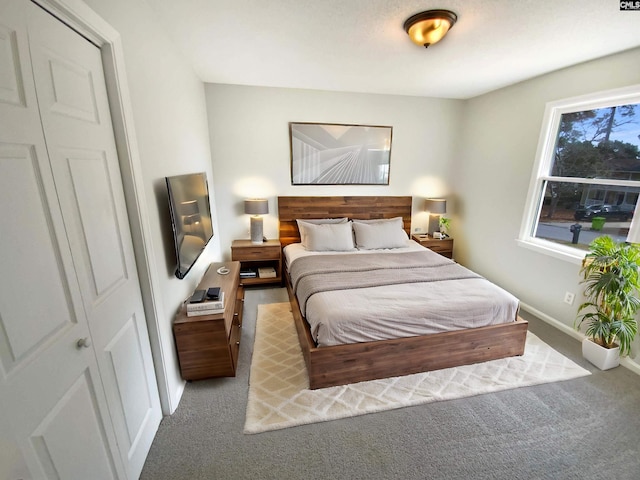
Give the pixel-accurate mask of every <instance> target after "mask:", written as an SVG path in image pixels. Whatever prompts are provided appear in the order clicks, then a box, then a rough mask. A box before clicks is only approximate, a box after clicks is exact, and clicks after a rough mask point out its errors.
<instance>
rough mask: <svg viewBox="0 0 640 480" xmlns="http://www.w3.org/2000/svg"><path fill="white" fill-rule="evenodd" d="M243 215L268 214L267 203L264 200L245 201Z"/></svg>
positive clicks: (252, 199)
mask: <svg viewBox="0 0 640 480" xmlns="http://www.w3.org/2000/svg"><path fill="white" fill-rule="evenodd" d="M244 213H247V214H249V215H264V214H265V213H269V202H268V201H267V200H265V199H264V198H251V199H249V200H245V201H244Z"/></svg>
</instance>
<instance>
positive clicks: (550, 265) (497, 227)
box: [453, 49, 640, 358]
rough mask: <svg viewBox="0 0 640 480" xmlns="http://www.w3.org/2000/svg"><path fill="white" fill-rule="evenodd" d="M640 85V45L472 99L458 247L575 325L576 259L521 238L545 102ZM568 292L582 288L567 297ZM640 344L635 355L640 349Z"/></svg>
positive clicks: (457, 185) (459, 186)
mask: <svg viewBox="0 0 640 480" xmlns="http://www.w3.org/2000/svg"><path fill="white" fill-rule="evenodd" d="M633 84H640V49H634V50H631V51H627V52H624V53H621V54H618V55H613V56H609V57H605V58H602V59H599V60H596V61H592V62H588V63H584V64H580V65H576V66H573V67H570V68H566V69H563V70H560V71H557V72H553V73H550V74H548V75H544V76H541V77H538V78H535V79H532V80H529V81H526V82H522V83H520V84H517V85H513V86H511V87H507V88H503V89H501V90H497V91H495V92H492V93H488V94H486V95H483V96H480V97H477V98H474V99H471V100H469V101H468V102H467V105H466V108H465V110H464V123H463V125H462V129H463V134H462V142H461V145H462V148H461V150H460V155H459V158H458V162H457V164H456V172H457V175H456V179H457V181H456V182H454V183H453V187H454V189H455V192H456V196H457V197H458V198H459V200H460V209H459V214H460V221H459V222H457V223H456V227H455V235H456V254H457V256H458V257H459V259H460V260H461V261H462V262H463V263H465V264H466V265H467V266H469V267H470V268H472V269H474V270H476V271H477V272H479V273H481V274H482V275H485V276H486V277H488V278H489V279H491V280H492V281H494V282H496V283H498V284H499V285H501V286H503V287H505V288H507V289H508V290H510V291H511V292H512V293H513V294H515V295H517V296H518V297H519V298H520V299H521V300H522V301H523V302H525V303H526V304H528V305H530V306H532V307H533V308H535V309H536V310H538V311H540V312H542V313H544V314H545V315H548V316H549V317H551V318H553V319H555V320H557V321H559V322H561V323H562V324H563V325H566V326H567V327H569V328H572V326H573V321H574V318H575V316H576V310H577V306H578V305H579V304H580V303H581V300H582V298H583V297H582V295H581V288H580V286H579V284H578V282H579V276H578V271H579V266H578V265H576V264H574V263H569V262H567V261H563V260H560V259H557V258H553V257H550V256H547V255H544V254H541V253H538V252H535V251H532V250H529V249H526V248H523V247H520V246H518V245H517V243H516V238H517V237H518V233H519V229H520V223H521V219H522V216H523V214H524V207H525V201H526V195H527V190H528V188H529V180H530V177H531V172H532V169H533V165H534V162H535V155H536V149H537V146H538V137H539V134H540V127H541V123H542V118H543V114H544V109H545V104H546V103H547V102H550V101H553V100H558V99H563V98H570V97H574V96H578V95H583V94H589V93H593V92H598V91H604V90H610V89H614V88H619V87H624V86H628V85H633ZM565 291H570V292H574V293H576V294H577V296H576V300H575V302H574V305H572V306H569V305H567V304H565V303H563V298H564V294H565ZM638 345H639V344H638V343H636V348H635V352H634V355H636V358H637V355H638V350H639V349H638Z"/></svg>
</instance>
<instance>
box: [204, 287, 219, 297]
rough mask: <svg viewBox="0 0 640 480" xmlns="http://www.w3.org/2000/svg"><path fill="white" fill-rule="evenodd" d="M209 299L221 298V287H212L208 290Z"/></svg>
mask: <svg viewBox="0 0 640 480" xmlns="http://www.w3.org/2000/svg"><path fill="white" fill-rule="evenodd" d="M207 299H209V300H219V299H220V287H211V288H210V289H208V290H207Z"/></svg>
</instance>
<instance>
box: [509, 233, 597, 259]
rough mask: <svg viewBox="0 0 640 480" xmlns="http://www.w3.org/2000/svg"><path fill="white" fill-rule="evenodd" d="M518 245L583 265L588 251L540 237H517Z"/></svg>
mask: <svg viewBox="0 0 640 480" xmlns="http://www.w3.org/2000/svg"><path fill="white" fill-rule="evenodd" d="M516 241H517V242H518V245H519V246H521V247H524V248H528V249H529V250H533V251H534V252H538V253H543V254H545V255H549V256H550V257H554V258H559V259H560V260H564V261H566V262H569V263H573V264H576V265H581V264H582V260H583V259H584V256H585V254H586V252H585V251H584V250H580V249H578V248H572V247H567V246H564V245H558V244H557V243H553V242H549V241H547V240H541V239H539V238H531V237H530V238H528V239H526V240H522V239H517V240H516Z"/></svg>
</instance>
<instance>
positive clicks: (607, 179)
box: [519, 87, 640, 261]
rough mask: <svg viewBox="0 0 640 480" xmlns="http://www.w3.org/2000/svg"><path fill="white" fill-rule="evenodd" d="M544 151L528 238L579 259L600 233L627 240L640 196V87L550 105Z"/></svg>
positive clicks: (528, 215) (532, 192) (527, 242)
mask: <svg viewBox="0 0 640 480" xmlns="http://www.w3.org/2000/svg"><path fill="white" fill-rule="evenodd" d="M537 156H538V158H537V159H536V165H535V167H534V172H533V175H532V179H531V184H530V188H529V195H528V199H527V207H526V211H525V215H524V218H523V223H522V227H521V231H520V238H519V240H520V243H521V244H523V245H524V246H528V247H532V248H534V249H539V250H542V251H545V252H547V253H550V254H552V255H556V256H559V257H561V258H566V259H569V260H574V261H577V260H580V259H581V258H583V257H584V253H585V252H586V250H587V248H588V245H589V243H590V242H591V241H592V240H593V239H594V238H596V237H598V236H601V235H609V236H611V237H613V238H614V239H616V240H618V241H624V240H626V238H627V234H628V232H629V228H630V225H631V221H632V219H633V216H634V213H635V211H636V205H637V203H638V197H639V196H640V87H634V88H629V89H623V90H618V91H614V92H606V93H603V94H598V95H591V96H589V97H582V98H577V99H570V100H564V101H558V102H553V103H550V104H548V105H547V109H546V111H545V120H544V122H543V128H542V132H541V135H540V143H539V146H538V153H537ZM639 217H640V215H639ZM638 221H640V218H639V219H638Z"/></svg>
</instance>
